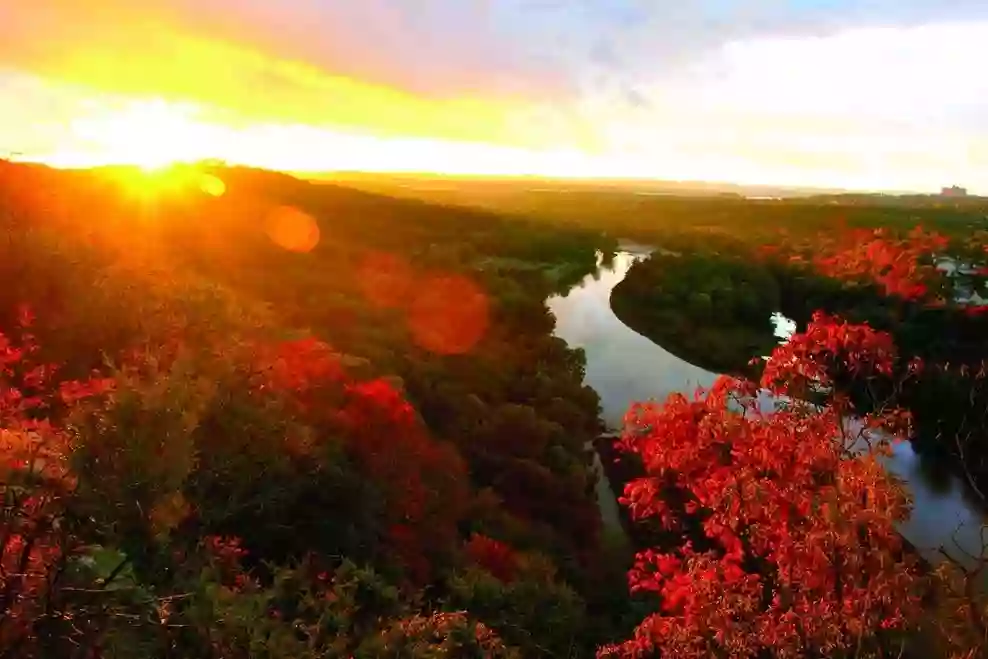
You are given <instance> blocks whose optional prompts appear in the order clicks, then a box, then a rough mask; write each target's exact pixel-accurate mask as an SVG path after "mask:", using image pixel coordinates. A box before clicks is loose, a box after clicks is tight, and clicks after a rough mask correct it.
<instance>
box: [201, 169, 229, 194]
mask: <svg viewBox="0 0 988 659" xmlns="http://www.w3.org/2000/svg"><path fill="white" fill-rule="evenodd" d="M199 189H200V190H202V191H203V192H205V193H206V194H208V195H209V196H210V197H222V196H223V195H224V194H226V183H224V182H223V181H222V180H220V179H219V178H217V177H216V176H213V175H212V174H203V175H202V177H201V178H200V179H199Z"/></svg>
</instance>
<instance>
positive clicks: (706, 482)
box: [600, 315, 920, 659]
mask: <svg viewBox="0 0 988 659" xmlns="http://www.w3.org/2000/svg"><path fill="white" fill-rule="evenodd" d="M896 357H897V355H896V353H895V351H894V347H893V346H892V345H891V341H890V339H889V337H888V336H887V335H885V334H883V333H880V332H876V331H874V330H872V329H871V328H869V327H867V326H857V325H850V324H848V323H844V322H842V321H840V320H839V319H835V318H830V317H825V316H822V315H821V316H818V317H817V318H816V319H815V321H814V322H813V323H811V325H810V327H809V328H808V329H807V332H805V333H804V334H802V335H797V336H795V337H793V340H792V341H791V342H790V343H789V344H787V345H785V346H783V347H780V348H778V349H777V350H776V351H775V352H774V353H773V354H772V356H771V358H770V359H769V361H768V364H767V366H766V368H765V370H764V373H763V375H762V378H761V381H760V383H758V384H755V383H753V382H748V381H742V380H735V379H731V378H727V377H722V378H720V379H719V380H718V381H717V382H716V383H715V384H714V385H713V387H712V388H711V389H710V390H709V391H706V392H698V393H697V395H696V397H695V398H694V399H692V400H691V399H688V398H687V397H686V396H683V395H681V394H674V395H672V396H670V397H669V398H668V399H667V400H666V401H665V402H664V403H662V404H658V405H654V404H638V405H635V406H633V408H632V410H631V411H630V412H629V414H628V417H627V422H626V430H625V433H624V435H623V437H622V438H621V439H620V440H619V448H621V449H622V450H624V451H626V452H630V453H634V454H636V455H638V456H639V457H640V458H641V460H642V462H643V464H644V467H645V471H646V475H645V476H644V477H642V478H638V479H636V480H634V481H632V482H630V483H629V484H628V485H627V486H626V488H625V492H624V497H623V498H622V503H624V504H625V505H626V506H628V508H629V509H630V512H631V515H632V517H633V519H636V520H645V519H649V518H656V519H658V520H660V521H661V523H662V525H663V526H664V527H665V528H666V529H667V530H676V531H679V532H680V534H679V538H680V541H679V542H678V543H673V546H668V547H649V548H646V549H644V550H642V551H640V552H638V554H637V559H636V563H635V566H634V567H633V569H632V570H631V572H630V573H629V582H630V584H631V588H632V591H640V592H645V593H651V594H653V595H654V596H655V597H656V600H657V610H656V611H655V612H654V613H653V614H651V615H649V616H648V617H647V618H645V620H643V621H642V623H641V624H640V625H639V626H638V628H637V630H636V632H635V635H634V637H633V638H632V639H631V640H629V641H626V642H624V643H622V644H619V645H616V646H611V647H607V648H604V649H602V650H601V652H600V656H624V657H639V656H652V655H653V654H661V656H663V657H684V658H685V657H696V658H697V659H699V658H701V657H704V658H706V657H711V656H717V657H732V658H734V657H738V658H740V657H762V656H778V657H803V656H815V655H816V653H819V652H826V653H831V654H832V653H834V652H835V651H844V650H848V649H858V650H860V649H862V648H866V649H875V648H876V647H878V646H879V644H880V643H881V642H882V641H887V640H888V639H887V636H888V633H889V631H890V630H901V629H903V628H904V627H906V626H907V625H908V624H909V623H910V622H911V621H913V620H914V619H915V617H916V615H917V613H918V611H919V594H920V592H919V582H918V580H917V578H916V571H915V559H914V557H912V556H910V555H909V554H908V553H907V552H905V551H903V547H902V542H901V539H900V537H899V535H898V533H897V532H896V530H895V526H894V524H895V522H896V521H899V520H902V519H904V518H905V516H906V515H907V514H908V512H909V502H908V499H907V497H906V496H905V495H904V493H903V492H902V490H901V489H900V487H899V486H898V484H897V483H896V482H895V481H894V480H893V479H892V478H891V477H890V476H889V475H888V474H887V473H886V472H885V471H884V469H883V468H882V466H881V464H880V463H879V461H878V457H879V456H880V455H881V454H883V453H886V452H887V451H888V450H889V446H890V442H891V441H892V439H891V435H890V434H889V433H890V432H901V430H902V428H903V422H904V421H905V420H906V417H905V415H903V414H902V413H901V412H899V411H898V410H883V411H882V412H881V413H873V414H870V415H868V416H866V417H864V418H863V419H862V422H860V423H856V424H855V423H853V421H852V419H851V418H850V414H851V412H852V411H853V410H852V409H851V408H850V405H849V403H848V402H847V400H846V399H845V398H843V397H842V396H841V395H840V394H838V393H834V391H833V386H832V384H833V381H832V379H831V377H830V375H829V372H828V370H827V366H828V365H829V363H828V362H832V361H838V360H839V361H842V363H843V364H844V365H845V367H846V368H847V370H848V371H849V372H851V373H853V374H854V375H855V376H857V377H862V378H867V377H869V376H871V375H874V374H876V373H885V374H891V371H892V365H893V363H894V360H895V359H896ZM809 383H813V384H814V385H815V386H816V390H817V391H827V390H828V389H829V391H830V392H831V393H830V398H829V400H828V401H827V404H825V405H822V406H821V405H813V404H810V403H808V402H804V401H802V400H800V399H796V398H782V399H780V402H781V403H782V404H781V405H780V406H777V407H775V408H773V409H771V410H764V409H762V406H760V399H759V395H758V394H759V388H761V389H762V392H763V395H764V391H768V392H771V393H773V394H775V395H776V396H780V397H786V396H787V394H791V393H793V392H797V391H799V392H805V391H807V385H808V384H809ZM869 446H870V448H869Z"/></svg>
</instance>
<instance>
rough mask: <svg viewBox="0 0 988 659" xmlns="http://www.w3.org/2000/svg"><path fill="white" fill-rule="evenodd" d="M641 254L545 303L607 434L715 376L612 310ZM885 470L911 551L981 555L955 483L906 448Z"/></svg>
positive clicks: (616, 485) (607, 463) (601, 263)
mask: <svg viewBox="0 0 988 659" xmlns="http://www.w3.org/2000/svg"><path fill="white" fill-rule="evenodd" d="M646 255H647V253H645V252H644V250H641V251H635V252H630V251H619V252H617V253H616V254H615V255H614V257H613V259H610V260H608V259H605V257H604V255H599V257H598V268H597V272H596V273H595V274H594V275H589V276H587V277H585V278H584V279H583V281H582V282H580V283H579V284H578V285H577V286H575V287H574V288H572V289H571V290H570V291H568V292H567V293H566V294H564V295H557V296H552V297H551V298H549V299H548V300H547V305H548V306H549V308H550V310H551V311H552V313H553V314H554V315H555V316H556V319H557V323H556V330H555V335H556V336H558V337H559V338H562V339H564V340H565V341H566V342H567V343H568V344H569V345H570V346H571V347H573V348H579V349H581V350H582V351H583V353H584V355H585V358H586V369H585V379H584V381H585V383H586V384H587V385H588V386H590V387H592V388H593V389H594V390H595V391H596V392H597V394H598V396H599V398H600V401H601V406H602V413H601V415H602V417H603V419H604V421H605V422H606V424H607V426H608V427H609V428H611V429H618V428H621V427H622V425H623V417H624V413H625V411H626V410H627V408H628V405H629V404H630V403H631V402H632V401H647V400H650V399H652V400H663V399H664V398H665V397H666V396H668V395H669V394H670V393H673V392H687V393H690V392H692V391H694V390H695V389H696V388H697V387H709V386H710V385H711V384H712V383H713V382H714V380H715V379H716V378H717V373H715V372H712V371H709V370H706V369H703V368H700V367H698V366H696V365H694V364H691V363H689V362H687V361H685V360H683V359H682V358H680V357H679V356H677V355H675V354H673V353H672V352H670V351H669V350H667V349H666V348H665V347H664V346H662V345H658V344H656V343H655V342H654V340H651V339H649V338H648V337H646V336H643V335H642V334H640V333H638V332H636V331H634V330H633V329H632V328H630V327H628V326H627V325H626V324H625V323H624V322H622V320H621V319H620V318H619V317H618V316H617V314H616V313H615V312H614V310H613V309H612V308H611V304H610V300H611V296H612V291H613V290H614V288H615V287H616V286H618V285H619V284H620V282H621V281H622V280H623V278H624V276H625V275H626V273H627V272H628V271H629V269H630V268H631V267H632V266H633V264H634V263H635V262H637V261H638V260H640V259H642V258H644V257H645V256H646ZM598 441H599V440H598ZM601 462H602V467H603V470H604V471H606V472H608V479H609V481H610V483H611V486H612V488H613V489H614V491H615V492H616V493H618V494H620V492H621V490H622V487H623V482H625V481H624V480H623V477H622V476H621V475H620V474H618V473H617V472H615V471H614V469H615V466H614V463H613V460H612V459H611V457H610V456H609V455H607V454H606V453H601ZM886 467H887V468H888V469H890V471H892V472H893V473H895V474H896V475H897V476H898V477H900V478H902V479H903V480H904V481H905V482H906V484H907V488H908V490H909V492H910V494H911V495H912V498H913V500H914V508H913V513H912V515H911V517H910V518H909V519H908V520H907V521H906V522H904V523H903V524H901V525H900V527H899V528H900V531H901V532H902V534H903V536H904V538H905V539H906V540H907V541H908V542H909V543H910V546H912V547H913V548H915V549H916V551H918V552H919V553H920V555H922V556H923V557H924V558H926V559H928V560H931V561H933V562H937V561H938V560H939V559H940V558H942V556H940V554H939V548H940V547H941V546H946V548H947V550H948V551H949V552H951V555H952V556H955V557H958V558H961V559H962V558H963V557H964V554H965V552H968V553H974V554H978V555H980V553H981V550H982V548H981V540H980V530H981V525H982V523H983V521H984V519H985V516H984V514H983V511H982V509H981V508H980V506H979V504H978V502H977V501H974V500H971V499H970V498H968V497H967V494H966V493H965V487H964V484H963V482H961V480H960V479H959V478H957V477H956V476H952V475H949V474H944V473H942V470H938V469H937V468H936V466H935V465H934V464H931V462H930V461H929V460H928V459H926V458H925V457H924V456H921V455H919V454H917V453H916V452H915V451H914V450H913V449H912V447H911V446H910V445H909V444H908V443H902V444H898V445H896V446H895V449H894V454H893V455H892V457H891V458H890V459H889V460H887V461H886ZM623 514H624V513H623V512H622V513H621V515H623ZM619 517H620V515H619ZM626 525H627V522H626V521H625V522H622V526H626ZM629 531H630V529H629ZM634 532H635V533H637V532H638V531H634ZM955 540H956V542H957V543H958V544H959V547H958V546H956V545H955Z"/></svg>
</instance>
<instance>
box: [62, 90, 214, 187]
mask: <svg viewBox="0 0 988 659" xmlns="http://www.w3.org/2000/svg"><path fill="white" fill-rule="evenodd" d="M194 114H195V108H193V107H189V106H186V105H179V104H173V103H168V102H167V101H163V100H158V99H156V100H152V101H135V102H132V103H130V104H128V105H126V106H125V107H123V108H122V109H119V110H113V111H109V112H106V113H104V114H99V115H97V116H93V117H86V118H79V119H76V120H74V121H73V122H72V124H71V128H72V132H73V133H74V135H75V136H76V137H77V138H78V139H79V140H81V141H82V142H83V143H84V145H85V148H86V150H87V151H90V152H91V153H93V154H94V156H96V157H97V158H98V159H99V160H101V161H103V162H105V163H108V164H109V163H112V164H120V165H135V166H137V167H140V168H141V169H142V170H144V171H145V172H149V173H153V172H157V171H161V170H163V169H165V168H167V167H168V166H169V165H172V164H175V163H176V162H180V161H190V160H197V159H199V158H201V157H202V154H203V149H204V148H206V147H207V146H208V144H204V143H203V142H204V141H203V140H202V139H201V138H202V133H203V126H202V125H201V124H199V123H198V122H196V121H195V119H194Z"/></svg>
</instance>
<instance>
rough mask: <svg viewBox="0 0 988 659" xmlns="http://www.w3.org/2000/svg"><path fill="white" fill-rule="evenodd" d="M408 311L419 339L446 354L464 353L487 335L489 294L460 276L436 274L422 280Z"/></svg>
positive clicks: (411, 328)
mask: <svg viewBox="0 0 988 659" xmlns="http://www.w3.org/2000/svg"><path fill="white" fill-rule="evenodd" d="M416 288H417V291H416V294H415V298H414V299H413V300H412V303H411V305H410V307H409V310H408V325H409V329H410V330H411V332H412V337H413V338H414V340H415V342H416V343H417V344H418V345H419V346H421V347H423V348H425V349H426V350H431V351H432V352H436V353H439V354H443V355H460V354H464V353H467V352H470V350H472V349H473V347H474V346H475V345H477V343H478V342H479V341H480V340H481V339H482V338H483V337H484V334H485V333H486V332H487V326H488V323H489V316H490V303H489V301H488V299H487V295H486V293H484V291H483V290H481V288H480V287H479V286H478V285H477V284H475V283H474V282H472V281H470V280H469V279H466V278H465V277H460V276H433V277H428V278H425V279H423V280H421V281H420V282H419V284H418V285H417V287H416Z"/></svg>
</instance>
